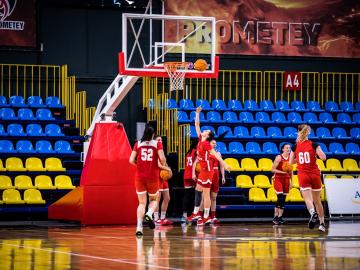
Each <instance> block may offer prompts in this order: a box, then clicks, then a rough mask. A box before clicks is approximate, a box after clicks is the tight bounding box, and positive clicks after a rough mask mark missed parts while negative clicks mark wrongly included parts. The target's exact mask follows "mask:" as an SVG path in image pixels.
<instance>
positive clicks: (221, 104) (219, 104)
mask: <svg viewBox="0 0 360 270" xmlns="http://www.w3.org/2000/svg"><path fill="white" fill-rule="evenodd" d="M211 105H212V108H213V109H214V110H216V111H228V110H229V109H228V108H227V107H226V104H225V101H223V100H222V99H214V100H213V101H212V102H211Z"/></svg>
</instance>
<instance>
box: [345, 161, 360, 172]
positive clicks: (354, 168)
mask: <svg viewBox="0 0 360 270" xmlns="http://www.w3.org/2000/svg"><path fill="white" fill-rule="evenodd" d="M343 168H344V169H345V170H347V171H351V172H359V171H360V168H359V166H358V164H357V162H356V160H355V159H352V158H346V159H344V161H343Z"/></svg>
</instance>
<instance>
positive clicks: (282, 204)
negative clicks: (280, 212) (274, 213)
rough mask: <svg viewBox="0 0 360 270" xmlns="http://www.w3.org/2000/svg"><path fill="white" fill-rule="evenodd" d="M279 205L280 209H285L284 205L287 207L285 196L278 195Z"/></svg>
mask: <svg viewBox="0 0 360 270" xmlns="http://www.w3.org/2000/svg"><path fill="white" fill-rule="evenodd" d="M278 204H279V208H280V209H284V205H285V195H284V194H279V195H278Z"/></svg>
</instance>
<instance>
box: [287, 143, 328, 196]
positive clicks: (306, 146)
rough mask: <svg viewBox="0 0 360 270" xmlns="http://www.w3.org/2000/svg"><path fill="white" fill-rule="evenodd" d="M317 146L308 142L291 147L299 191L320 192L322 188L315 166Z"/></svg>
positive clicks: (316, 166)
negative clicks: (293, 153)
mask: <svg viewBox="0 0 360 270" xmlns="http://www.w3.org/2000/svg"><path fill="white" fill-rule="evenodd" d="M318 146H319V145H318V144H316V143H313V142H312V141H310V140H306V141H303V142H298V143H296V145H294V146H293V151H294V152H295V158H296V164H297V170H298V178H299V185H300V189H301V190H306V189H312V190H315V191H320V190H321V188H322V184H321V175H320V170H319V167H318V165H317V164H316V148H317V147H318Z"/></svg>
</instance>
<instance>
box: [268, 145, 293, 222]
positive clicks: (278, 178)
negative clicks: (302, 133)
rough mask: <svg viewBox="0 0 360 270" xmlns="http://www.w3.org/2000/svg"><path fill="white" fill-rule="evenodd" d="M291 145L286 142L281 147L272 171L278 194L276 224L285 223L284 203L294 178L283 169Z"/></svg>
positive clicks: (275, 212) (275, 213) (274, 220)
mask: <svg viewBox="0 0 360 270" xmlns="http://www.w3.org/2000/svg"><path fill="white" fill-rule="evenodd" d="M290 152H291V147H290V144H289V143H284V144H283V145H282V147H281V154H280V155H277V156H276V157H275V160H274V163H273V165H272V168H271V171H272V172H273V173H274V189H275V192H276V195H277V198H278V199H277V202H276V204H275V209H274V219H273V223H274V224H275V225H278V224H284V223H285V220H284V219H283V213H284V205H285V198H286V195H287V194H288V193H289V189H290V180H291V179H292V172H291V173H290V174H289V173H288V172H285V171H283V169H282V168H283V164H284V162H289V161H290V160H289V157H290Z"/></svg>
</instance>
